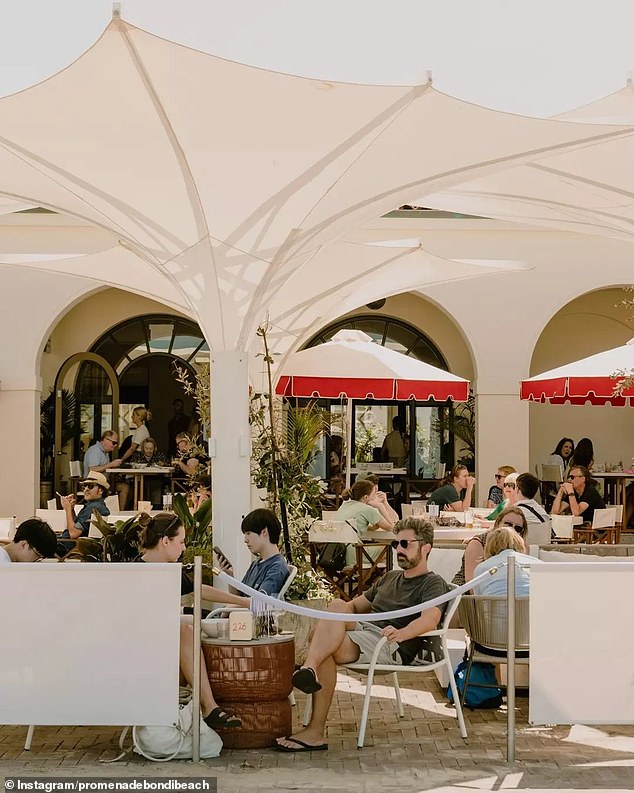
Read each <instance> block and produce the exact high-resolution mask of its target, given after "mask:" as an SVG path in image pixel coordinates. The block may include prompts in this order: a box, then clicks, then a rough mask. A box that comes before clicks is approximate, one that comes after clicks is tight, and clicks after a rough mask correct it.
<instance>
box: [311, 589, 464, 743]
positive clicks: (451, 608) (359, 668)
mask: <svg viewBox="0 0 634 793" xmlns="http://www.w3.org/2000/svg"><path fill="white" fill-rule="evenodd" d="M459 602H460V595H458V596H457V597H455V598H454V599H453V600H451V601H449V603H448V604H447V608H446V609H445V614H444V616H443V619H442V621H441V623H440V625H439V626H438V628H437V629H436V630H434V631H428V632H427V633H426V634H424V635H425V637H430V636H438V637H439V638H440V644H441V647H442V652H443V657H442V659H440V660H438V661H434V662H432V663H429V664H421V665H420V666H398V665H395V664H377V663H376V659H377V657H378V655H379V652H380V650H381V648H382V647H383V645H384V644H385V642H386V641H387V640H386V639H385V638H382V639H381V640H380V641H379V642H378V644H377V646H376V648H375V650H374V653H373V655H372V659H371V660H370V663H368V664H360V663H352V664H345V668H346V669H351V670H353V671H355V672H362V673H363V674H365V675H367V680H366V684H365V695H364V698H363V710H362V713H361V722H360V724H359V735H358V737H357V746H358V747H359V749H361V748H362V747H363V743H364V740H365V730H366V727H367V724H368V713H369V710H370V700H371V698H372V685H373V683H374V675H375V674H389V675H391V676H392V686H393V687H394V696H395V704H396V712H397V713H398V716H399V717H400V718H403V716H404V715H405V711H404V709H403V700H402V698H401V689H400V687H399V684H398V675H399V673H401V672H407V673H410V672H415V673H421V672H422V673H427V672H433V671H434V670H435V669H439V668H441V667H445V668H446V670H447V674H448V677H449V685H450V686H451V690H452V692H453V696H454V703H455V705H456V716H457V717H458V725H459V727H460V735H462V737H463V738H466V737H467V727H466V725H465V721H464V716H463V713H462V706H461V703H460V697H459V695H458V689H457V687H456V682H455V680H454V676H453V669H452V668H451V660H450V657H449V648H448V646H447V633H448V630H449V623H450V622H451V618H452V617H453V615H454V613H455V611H456V609H457V608H458V603H459ZM306 705H307V711H308V708H309V707H310V705H311V703H310V701H309V702H307V703H306ZM305 715H306V714H305ZM304 721H305V722H306V721H307V719H306V718H305V719H304Z"/></svg>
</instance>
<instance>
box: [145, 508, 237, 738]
mask: <svg viewBox="0 0 634 793" xmlns="http://www.w3.org/2000/svg"><path fill="white" fill-rule="evenodd" d="M139 521H140V522H141V521H143V523H144V524H145V525H144V526H143V529H142V531H141V535H140V545H141V547H142V548H143V553H142V554H141V556H140V557H139V559H138V561H139V562H147V563H150V564H151V563H155V562H163V563H164V562H178V561H179V559H180V558H181V556H182V554H183V551H184V550H185V528H184V527H183V524H182V523H181V522H180V518H178V516H174V515H173V514H172V513H171V512H159V514H158V515H155V516H154V517H153V518H150V517H149V516H145V517H144V516H143V515H142V516H141V517H140V518H139ZM142 525H143V524H142ZM193 591H194V586H193V584H192V582H191V581H190V580H189V578H188V577H187V576H186V575H185V572H184V571H183V574H182V578H181V595H189V594H191V593H192V592H193ZM179 659H180V670H181V674H182V676H183V677H184V678H185V680H186V681H187V682H188V683H189V684H190V685H191V686H193V684H194V651H193V629H192V626H191V625H185V624H182V623H181V626H180V655H179ZM200 663H201V675H200V711H201V715H202V718H203V721H204V722H205V724H207V726H208V727H211V728H212V729H218V728H219V727H222V728H227V727H241V726H242V721H241V720H240V719H239V718H237V717H236V716H231V715H229V714H228V713H226V712H225V711H224V710H223V709H222V708H221V707H219V706H218V704H217V703H216V700H215V699H214V696H213V694H212V693H211V686H210V685H209V677H208V675H207V670H206V666H205V658H204V656H203V654H202V653H201V655H200Z"/></svg>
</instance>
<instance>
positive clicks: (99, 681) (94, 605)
mask: <svg viewBox="0 0 634 793" xmlns="http://www.w3.org/2000/svg"><path fill="white" fill-rule="evenodd" d="M180 577H181V567H180V565H178V564H68V563H66V564H11V565H2V566H0V602H2V603H4V608H2V609H1V610H0V636H2V672H1V674H0V724H59V725H63V724H104V725H108V724H110V725H119V724H120V725H124V724H171V723H172V722H174V720H175V718H176V716H177V713H178V679H179V661H178V656H179V612H180Z"/></svg>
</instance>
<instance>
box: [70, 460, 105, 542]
mask: <svg viewBox="0 0 634 793" xmlns="http://www.w3.org/2000/svg"><path fill="white" fill-rule="evenodd" d="M81 487H82V489H83V491H84V502H85V503H84V506H83V507H82V508H81V510H80V511H79V512H78V513H77V515H75V510H74V506H75V497H74V496H72V495H69V496H62V497H61V498H60V501H61V502H62V509H63V510H64V512H65V513H66V528H65V529H64V531H63V532H62V534H61V535H60V539H66V540H77V539H78V538H79V537H87V536H88V529H89V528H90V521H91V519H92V513H93V512H94V511H95V510H97V512H98V513H99V514H100V515H103V516H104V517H105V516H107V515H109V514H110V510H109V509H108V507H107V506H106V502H105V501H104V497H105V495H106V493H107V492H108V490H110V484H109V482H108V480H107V479H106V477H105V476H104V475H103V474H102V473H100V472H99V471H91V472H90V473H89V474H88V476H87V477H86V478H85V479H84V481H83V482H82V483H81Z"/></svg>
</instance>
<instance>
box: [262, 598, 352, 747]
mask: <svg viewBox="0 0 634 793" xmlns="http://www.w3.org/2000/svg"><path fill="white" fill-rule="evenodd" d="M328 611H337V612H343V611H344V608H343V601H341V600H334V601H333V602H332V603H331V604H330V605H329V606H328ZM353 627H354V622H330V621H327V620H320V621H319V622H318V623H317V626H316V628H315V632H314V634H313V637H312V639H311V642H310V647H309V648H308V654H307V655H306V660H305V661H304V667H307V668H310V669H313V670H314V671H315V674H316V675H317V679H318V680H319V682H320V683H321V689H320V690H319V691H317V692H315V693H314V694H313V695H312V696H313V709H312V715H311V717H310V723H309V725H308V727H306V728H305V729H303V730H300V731H299V732H297V733H294V734H293V736H292V737H293V738H297V739H299V740H301V741H302V742H303V743H305V744H308V745H310V746H312V745H314V746H319V745H320V744H322V743H323V742H324V736H325V733H326V720H327V718H328V711H329V710H330V705H331V704H332V696H333V693H334V691H335V685H336V683H337V664H345V663H351V662H352V661H356V660H357V658H358V657H359V647H358V646H357V645H356V644H355V643H354V642H353V641H352V640H351V639H349V638H348V637H347V636H346V630H351V629H352V628H353ZM277 743H278V744H279V745H281V746H286V747H288V748H290V749H296V748H297V744H296V743H293V741H292V740H288V739H286V738H278V739H277Z"/></svg>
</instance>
